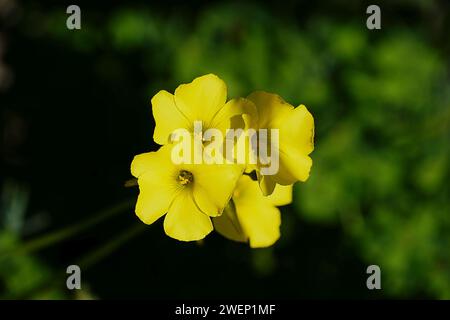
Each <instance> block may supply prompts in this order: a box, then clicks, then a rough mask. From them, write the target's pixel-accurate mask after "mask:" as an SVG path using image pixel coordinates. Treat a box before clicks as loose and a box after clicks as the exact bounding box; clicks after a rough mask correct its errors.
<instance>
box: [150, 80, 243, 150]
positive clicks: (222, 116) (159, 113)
mask: <svg viewBox="0 0 450 320" xmlns="http://www.w3.org/2000/svg"><path fill="white" fill-rule="evenodd" d="M226 100H227V86H226V84H225V82H223V81H222V80H221V79H220V78H219V77H217V76H216V75H213V74H207V75H204V76H201V77H198V78H196V79H194V80H193V81H192V82H191V83H188V84H182V85H180V86H179V87H178V88H177V89H176V90H175V94H171V93H169V92H167V91H165V90H161V91H159V92H158V93H157V94H156V95H155V96H154V97H153V98H152V109H153V117H154V118H155V131H154V134H153V139H154V140H155V142H156V143H158V144H160V145H164V144H167V143H170V142H171V140H170V138H171V134H172V133H173V132H175V131H176V130H179V129H186V130H188V131H190V132H192V133H194V123H195V122H198V121H200V122H201V125H202V129H203V130H204V131H206V130H208V129H210V128H212V129H218V130H220V131H221V132H222V134H223V136H225V133H226V129H229V128H244V126H245V123H244V120H243V118H242V114H244V113H248V112H247V111H246V110H245V109H246V108H248V105H249V103H248V101H247V100H246V99H243V98H238V99H232V100H230V101H228V102H226Z"/></svg>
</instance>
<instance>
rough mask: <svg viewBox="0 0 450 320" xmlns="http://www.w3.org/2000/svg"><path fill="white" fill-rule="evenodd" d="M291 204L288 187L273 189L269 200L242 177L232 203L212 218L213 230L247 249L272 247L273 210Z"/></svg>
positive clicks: (275, 231)
mask: <svg viewBox="0 0 450 320" xmlns="http://www.w3.org/2000/svg"><path fill="white" fill-rule="evenodd" d="M291 202H292V185H290V186H280V185H277V186H276V188H275V190H274V192H273V193H272V194H271V195H270V196H267V197H265V196H263V195H262V193H261V190H260V188H259V186H258V183H257V182H256V181H253V180H252V179H251V178H250V177H249V176H247V175H243V176H242V177H241V178H240V179H239V182H238V184H237V186H236V189H235V191H234V193H233V197H232V201H230V204H229V205H228V206H227V208H226V209H225V211H224V213H223V214H222V215H221V216H220V217H216V218H213V223H214V228H215V230H216V231H217V232H219V233H220V234H222V235H223V236H224V237H226V238H228V239H231V240H234V241H240V242H247V241H249V243H250V247H252V248H261V247H268V246H271V245H273V244H274V243H275V242H276V241H277V240H278V238H279V237H280V224H281V217H280V210H279V209H278V208H277V207H276V206H282V205H287V204H289V203H291Z"/></svg>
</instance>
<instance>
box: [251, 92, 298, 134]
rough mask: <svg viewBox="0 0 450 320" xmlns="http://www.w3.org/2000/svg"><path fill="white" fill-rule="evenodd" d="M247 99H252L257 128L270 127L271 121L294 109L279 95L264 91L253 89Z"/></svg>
mask: <svg viewBox="0 0 450 320" xmlns="http://www.w3.org/2000/svg"><path fill="white" fill-rule="evenodd" d="M247 99H249V100H251V101H253V103H254V104H255V106H256V110H257V111H258V128H263V129H264V128H265V129H269V128H272V126H271V124H272V122H274V121H277V118H278V117H284V116H285V114H286V113H288V112H289V111H291V110H292V109H294V107H293V106H292V105H290V104H289V103H287V102H286V101H284V100H283V98H281V97H280V96H279V95H276V94H273V93H268V92H265V91H255V92H253V93H252V94H250V95H249V96H248V97H247Z"/></svg>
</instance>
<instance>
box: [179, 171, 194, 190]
mask: <svg viewBox="0 0 450 320" xmlns="http://www.w3.org/2000/svg"><path fill="white" fill-rule="evenodd" d="M177 180H178V183H179V184H181V185H182V186H185V185H188V184H189V183H191V182H193V181H194V175H193V174H192V173H190V172H189V171H186V170H181V171H180V173H179V174H178V177H177Z"/></svg>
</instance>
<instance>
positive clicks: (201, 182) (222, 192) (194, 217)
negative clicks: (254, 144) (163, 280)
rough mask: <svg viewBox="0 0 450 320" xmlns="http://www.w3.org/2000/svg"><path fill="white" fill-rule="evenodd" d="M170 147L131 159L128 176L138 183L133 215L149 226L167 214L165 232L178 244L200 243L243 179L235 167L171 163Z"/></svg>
mask: <svg viewBox="0 0 450 320" xmlns="http://www.w3.org/2000/svg"><path fill="white" fill-rule="evenodd" d="M172 148H173V145H166V146H162V147H161V148H160V149H159V150H158V151H156V152H148V153H143V154H140V155H137V156H135V157H134V159H133V162H132V164H131V173H132V174H133V176H135V177H136V178H137V179H138V184H139V191H140V192H139V196H138V200H137V203H136V214H137V216H138V217H139V218H140V219H141V220H142V221H143V222H144V223H146V224H151V223H153V222H155V221H156V220H157V219H159V218H160V217H162V216H163V215H164V214H165V213H167V215H166V217H165V219H164V230H165V232H166V234H167V235H168V236H170V237H172V238H175V239H178V240H181V241H194V240H200V239H203V238H204V237H205V236H206V235H207V234H209V233H210V232H211V231H212V229H213V226H212V223H211V219H210V217H213V216H218V215H220V214H221V213H222V211H223V209H224V208H225V206H226V205H227V203H228V202H229V200H230V198H231V195H232V192H233V190H234V188H235V185H236V183H237V181H238V179H239V177H240V176H241V175H242V168H241V167H240V166H236V165H227V164H223V165H215V164H195V165H193V164H179V165H176V164H174V163H173V162H172V160H171V153H172V152H171V151H172Z"/></svg>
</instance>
